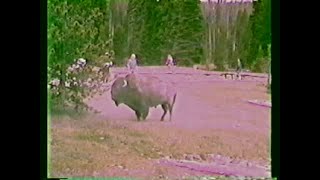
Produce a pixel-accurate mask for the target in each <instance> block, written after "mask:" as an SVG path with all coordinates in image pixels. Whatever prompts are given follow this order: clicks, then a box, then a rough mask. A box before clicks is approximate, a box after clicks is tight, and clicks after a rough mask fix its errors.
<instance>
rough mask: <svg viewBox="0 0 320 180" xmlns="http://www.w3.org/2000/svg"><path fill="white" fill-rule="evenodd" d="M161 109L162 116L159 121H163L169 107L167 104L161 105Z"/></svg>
mask: <svg viewBox="0 0 320 180" xmlns="http://www.w3.org/2000/svg"><path fill="white" fill-rule="evenodd" d="M161 107H162V109H163V114H162V116H161V119H160V121H163V120H164V116H165V115H166V114H167V112H168V109H169V105H168V104H161Z"/></svg>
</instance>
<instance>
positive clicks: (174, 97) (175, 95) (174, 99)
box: [169, 93, 177, 121]
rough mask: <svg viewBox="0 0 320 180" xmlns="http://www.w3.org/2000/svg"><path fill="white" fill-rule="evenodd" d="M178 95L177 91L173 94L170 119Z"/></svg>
mask: <svg viewBox="0 0 320 180" xmlns="http://www.w3.org/2000/svg"><path fill="white" fill-rule="evenodd" d="M176 97H177V93H176V94H174V96H173V100H172V104H171V105H170V106H169V113H170V121H171V116H172V110H173V106H174V103H175V102H176Z"/></svg>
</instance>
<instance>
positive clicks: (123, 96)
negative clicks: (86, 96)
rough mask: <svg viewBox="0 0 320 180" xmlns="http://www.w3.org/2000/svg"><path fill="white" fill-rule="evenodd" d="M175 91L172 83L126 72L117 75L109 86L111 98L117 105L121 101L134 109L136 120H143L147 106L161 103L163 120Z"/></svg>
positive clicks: (173, 100) (146, 112) (170, 111)
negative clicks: (125, 73) (122, 75)
mask: <svg viewBox="0 0 320 180" xmlns="http://www.w3.org/2000/svg"><path fill="white" fill-rule="evenodd" d="M176 96H177V92H176V90H175V89H174V87H173V85H171V84H169V83H166V82H164V81H162V80H160V79H159V78H157V77H153V76H142V75H139V74H128V75H126V76H125V77H118V78H116V80H115V81H114V82H113V84H112V86H111V98H112V100H113V101H114V103H115V104H116V106H118V105H119V104H121V103H123V104H125V105H127V106H128V107H130V108H131V109H132V110H134V111H135V113H136V116H137V119H138V121H140V120H145V119H146V118H147V116H148V114H149V108H150V107H154V108H156V107H157V106H158V105H161V107H162V109H163V111H164V112H163V115H162V116H161V119H160V121H163V120H164V117H165V115H166V114H167V111H168V110H169V113H170V121H171V117H172V110H173V106H174V103H175V101H176Z"/></svg>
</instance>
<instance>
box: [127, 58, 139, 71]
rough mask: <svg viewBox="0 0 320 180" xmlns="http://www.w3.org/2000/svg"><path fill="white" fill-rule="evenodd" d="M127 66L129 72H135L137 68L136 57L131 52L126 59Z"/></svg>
mask: <svg viewBox="0 0 320 180" xmlns="http://www.w3.org/2000/svg"><path fill="white" fill-rule="evenodd" d="M127 68H128V70H129V72H130V73H135V72H136V69H137V59H136V55H135V54H131V56H130V58H129V59H128V61H127Z"/></svg>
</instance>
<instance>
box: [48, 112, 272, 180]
mask: <svg viewBox="0 0 320 180" xmlns="http://www.w3.org/2000/svg"><path fill="white" fill-rule="evenodd" d="M156 129H157V130H155V129H153V128H150V129H144V130H142V129H139V128H134V127H130V124H129V125H121V124H115V123H108V122H107V121H106V120H101V119H97V118H94V117H91V118H89V117H88V119H81V120H71V119H67V118H60V119H53V120H52V127H51V135H52V141H51V176H52V177H73V176H78V177H82V176H86V177H92V176H96V175H97V176H99V175H98V174H99V173H100V172H103V171H106V170H108V169H109V170H110V169H113V168H118V169H119V167H120V168H122V169H128V170H130V169H132V170H135V169H145V170H148V169H149V170H151V166H152V160H155V159H159V158H161V157H165V156H171V157H172V158H177V159H180V158H183V155H184V154H199V155H201V156H203V157H205V156H206V155H207V154H221V155H224V156H229V157H233V158H239V159H246V160H254V161H267V159H266V157H268V154H269V152H268V138H267V137H265V136H263V135H259V134H253V133H248V132H241V131H236V130H232V131H227V130H216V131H214V132H212V131H202V132H197V133H196V134H195V132H193V131H187V130H180V129H173V128H168V127H165V126H161V125H160V126H159V127H156ZM166 172H167V170H166V169H165V168H162V167H161V168H160V167H158V168H156V169H155V170H154V172H153V174H154V175H155V176H157V175H159V174H165V173H166Z"/></svg>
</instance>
